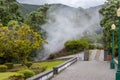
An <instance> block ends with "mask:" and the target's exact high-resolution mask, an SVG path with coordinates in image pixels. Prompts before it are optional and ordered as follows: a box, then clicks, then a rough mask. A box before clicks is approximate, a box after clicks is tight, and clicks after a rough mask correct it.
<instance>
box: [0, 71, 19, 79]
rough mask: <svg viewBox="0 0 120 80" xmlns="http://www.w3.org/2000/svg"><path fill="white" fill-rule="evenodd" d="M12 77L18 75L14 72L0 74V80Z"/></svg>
mask: <svg viewBox="0 0 120 80" xmlns="http://www.w3.org/2000/svg"><path fill="white" fill-rule="evenodd" d="M12 75H18V73H16V72H2V73H0V80H4V79H6V78H8V77H10V76H12Z"/></svg>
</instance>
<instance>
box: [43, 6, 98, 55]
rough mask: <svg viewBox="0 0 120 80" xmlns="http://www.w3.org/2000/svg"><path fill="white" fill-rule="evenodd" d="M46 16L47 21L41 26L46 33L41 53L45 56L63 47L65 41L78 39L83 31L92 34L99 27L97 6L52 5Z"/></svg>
mask: <svg viewBox="0 0 120 80" xmlns="http://www.w3.org/2000/svg"><path fill="white" fill-rule="evenodd" d="M93 11H94V12H93ZM89 12H90V13H89ZM47 18H48V22H47V23H46V24H44V25H43V26H42V29H43V30H45V31H46V33H47V34H46V40H47V41H48V44H45V45H44V51H43V52H44V53H42V54H44V56H46V57H47V56H48V55H49V54H51V53H54V52H57V51H60V50H61V49H63V48H64V43H65V42H66V41H68V40H72V39H80V38H81V37H82V36H83V35H84V32H87V33H88V34H91V35H94V33H95V31H96V29H100V26H99V13H98V8H97V9H94V10H84V9H82V8H79V9H78V8H72V7H67V6H65V5H53V6H51V7H50V9H49V10H48V12H47Z"/></svg>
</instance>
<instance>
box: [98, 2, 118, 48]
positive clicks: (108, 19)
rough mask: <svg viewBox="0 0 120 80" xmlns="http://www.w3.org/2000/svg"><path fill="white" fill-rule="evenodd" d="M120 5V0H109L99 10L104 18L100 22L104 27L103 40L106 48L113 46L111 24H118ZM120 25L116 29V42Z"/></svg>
mask: <svg viewBox="0 0 120 80" xmlns="http://www.w3.org/2000/svg"><path fill="white" fill-rule="evenodd" d="M119 6H120V0H107V2H106V3H105V4H104V5H103V7H102V8H101V9H100V10H99V12H100V13H101V14H102V15H103V19H102V20H101V22H100V25H101V26H102V27H103V37H102V38H103V41H104V46H105V48H110V47H111V46H110V45H111V41H112V40H111V39H112V37H111V33H112V32H111V25H112V24H115V25H116V26H118V18H117V14H116V11H117V9H118V8H119ZM117 32H118V27H117V29H116V30H115V44H117V40H118V37H117V36H118V35H117Z"/></svg>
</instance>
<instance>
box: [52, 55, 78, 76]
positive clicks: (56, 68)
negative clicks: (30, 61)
mask: <svg viewBox="0 0 120 80" xmlns="http://www.w3.org/2000/svg"><path fill="white" fill-rule="evenodd" d="M76 61H77V57H75V58H72V59H70V60H68V61H66V62H64V63H63V64H61V65H58V66H56V67H53V70H54V74H58V73H59V72H61V71H62V70H64V69H65V68H66V67H68V66H70V65H71V64H73V63H74V62H76Z"/></svg>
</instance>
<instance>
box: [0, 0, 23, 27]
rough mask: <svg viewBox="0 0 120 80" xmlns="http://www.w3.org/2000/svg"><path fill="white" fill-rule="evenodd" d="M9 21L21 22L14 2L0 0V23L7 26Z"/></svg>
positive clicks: (21, 18)
mask: <svg viewBox="0 0 120 80" xmlns="http://www.w3.org/2000/svg"><path fill="white" fill-rule="evenodd" d="M10 20H17V21H19V22H22V21H23V17H22V15H21V14H20V12H19V4H18V3H17V1H16V0H0V22H1V23H3V25H7V23H8V22H9V21H10Z"/></svg>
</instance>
